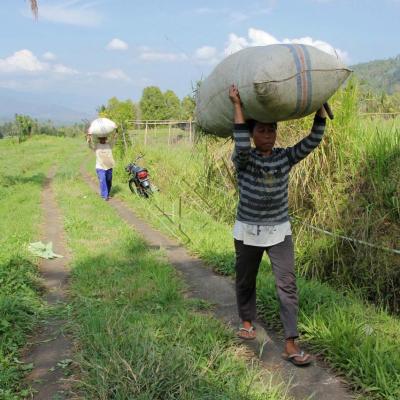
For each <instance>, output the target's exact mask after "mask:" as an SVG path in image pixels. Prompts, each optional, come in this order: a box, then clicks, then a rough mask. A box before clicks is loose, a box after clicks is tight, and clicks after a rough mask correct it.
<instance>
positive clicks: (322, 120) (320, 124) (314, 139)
mask: <svg viewBox="0 0 400 400" xmlns="http://www.w3.org/2000/svg"><path fill="white" fill-rule="evenodd" d="M325 124H326V111H325V109H324V107H321V108H320V109H319V110H318V111H317V112H316V114H315V117H314V123H313V126H312V128H311V132H310V134H309V135H308V136H306V137H305V138H303V139H302V140H300V142H298V143H296V144H295V145H294V146H293V147H288V148H287V149H286V153H287V156H288V158H289V160H290V163H291V164H292V165H294V164H297V163H298V162H299V161H301V160H302V159H303V158H305V157H307V156H308V155H309V154H310V153H311V152H312V151H313V150H314V149H315V148H316V147H317V146H318V145H319V144H320V142H321V140H322V137H323V135H324V131H325Z"/></svg>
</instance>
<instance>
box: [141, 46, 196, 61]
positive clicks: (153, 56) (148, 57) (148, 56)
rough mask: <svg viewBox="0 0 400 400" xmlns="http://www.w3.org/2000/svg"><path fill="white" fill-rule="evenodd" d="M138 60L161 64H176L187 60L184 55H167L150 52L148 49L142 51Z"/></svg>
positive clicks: (165, 53) (166, 53)
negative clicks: (159, 62) (161, 62)
mask: <svg viewBox="0 0 400 400" xmlns="http://www.w3.org/2000/svg"><path fill="white" fill-rule="evenodd" d="M139 58H140V59H141V60H143V61H163V62H178V61H185V60H187V59H188V57H187V55H186V54H184V53H168V52H159V51H152V50H150V49H148V48H146V50H144V51H143V52H142V53H141V54H140V56H139Z"/></svg>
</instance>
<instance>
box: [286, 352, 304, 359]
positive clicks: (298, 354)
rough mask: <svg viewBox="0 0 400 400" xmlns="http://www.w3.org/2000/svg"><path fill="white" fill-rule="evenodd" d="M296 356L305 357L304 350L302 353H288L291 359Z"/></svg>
mask: <svg viewBox="0 0 400 400" xmlns="http://www.w3.org/2000/svg"><path fill="white" fill-rule="evenodd" d="M296 357H301V358H302V357H304V351H302V352H301V353H294V354H289V355H288V358H289V359H291V358H296Z"/></svg>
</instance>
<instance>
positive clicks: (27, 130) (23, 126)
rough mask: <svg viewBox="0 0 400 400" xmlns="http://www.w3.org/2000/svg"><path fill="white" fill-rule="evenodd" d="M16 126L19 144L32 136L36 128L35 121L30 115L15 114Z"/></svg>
mask: <svg viewBox="0 0 400 400" xmlns="http://www.w3.org/2000/svg"><path fill="white" fill-rule="evenodd" d="M15 125H16V127H17V135H18V141H19V143H21V142H23V141H24V140H26V139H27V138H28V137H29V136H31V135H32V134H33V131H34V129H35V128H36V123H35V121H34V120H33V119H32V118H31V117H29V116H28V115H20V114H15Z"/></svg>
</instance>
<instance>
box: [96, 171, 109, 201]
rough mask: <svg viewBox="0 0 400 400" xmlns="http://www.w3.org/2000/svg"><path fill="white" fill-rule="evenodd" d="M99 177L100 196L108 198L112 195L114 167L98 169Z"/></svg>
mask: <svg viewBox="0 0 400 400" xmlns="http://www.w3.org/2000/svg"><path fill="white" fill-rule="evenodd" d="M96 173H97V177H98V178H99V186H100V196H101V197H102V198H103V199H107V198H108V197H109V196H110V192H111V186H112V168H110V169H99V168H97V169H96Z"/></svg>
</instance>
